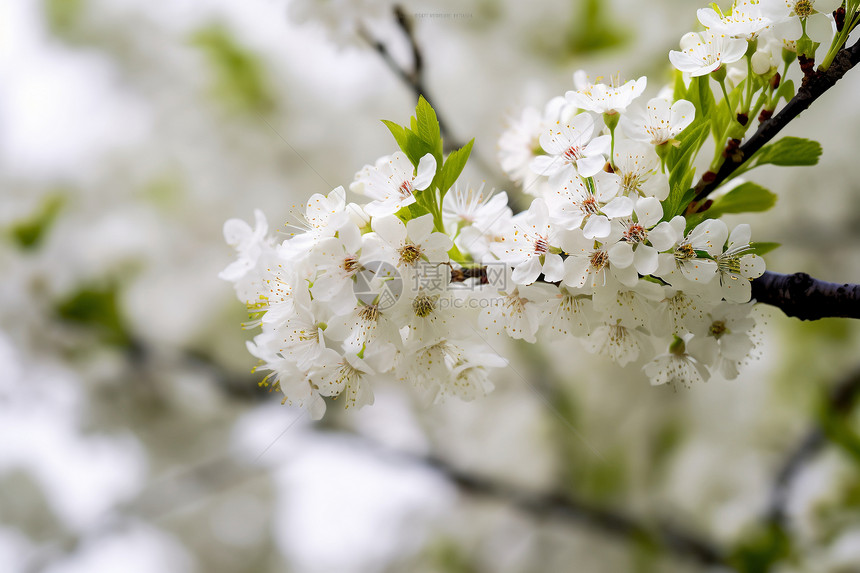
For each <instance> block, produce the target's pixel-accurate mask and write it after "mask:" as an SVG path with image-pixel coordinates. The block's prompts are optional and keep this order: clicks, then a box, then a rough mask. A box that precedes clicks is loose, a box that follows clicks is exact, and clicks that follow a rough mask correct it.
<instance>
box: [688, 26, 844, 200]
mask: <svg viewBox="0 0 860 573" xmlns="http://www.w3.org/2000/svg"><path fill="white" fill-rule="evenodd" d="M858 62H860V42H858V43H855V44H854V45H853V46H851V47H850V48H847V49H843V50H841V51H840V52H839V53H838V54H837V55H836V58H835V59H834V60H833V64H832V65H831V66H830V67H829V68H828V69H827V71H824V72H821V71H816V72H812V73H811V75H809V76H808V77H806V78H804V80H803V84H802V85H801V87H800V89H799V90H797V94H796V95H795V96H794V97H793V98H792V99H791V101H789V102H788V103H787V104H786V106H785V107H784V108H783V109H782V110H781V111H780V112H779V113H778V114H776V115H775V116H773V117H771V118H770V119H769V120H767V121H765V122H763V123H762V124H761V125H759V127H758V130H756V132H755V133H754V134H753V135H752V136H751V137H750V138H749V139H748V140H747V141H746V143H744V144H743V145H741V146H740V148H738V149H737V151H736V152H735V153H730V154H728V156H727V157H726V160H725V162H723V164H722V166H720V168H719V170H717V173H713V172H711V171H709V172H707V173H705V174H704V175H703V176H702V179H701V180H700V181H699V182H698V183H697V184H696V186H695V187H694V190H695V192H696V195H695V198H694V199H693V204H692V206H693V209H695V205H701V203H702V201H703V200H704V199H705V198H706V197H707V196H708V195H709V194H710V193H711V192H713V191H714V190H715V189H716V188H717V187H719V186H720V185H721V184H722V183H723V182H724V181H725V180H726V179H727V178H728V177H729V176H730V175H731V174H732V173H734V171H735V170H736V169H738V168H739V167H740V166H741V165H743V164H744V163H745V162H746V161H747V160H749V159H750V158H751V157H752V156H753V155H754V154H755V153H756V152H757V151H758V150H759V149H761V148H762V147H764V145H765V144H766V143H768V142H769V141H770V140H772V139H773V138H774V137H776V135H777V134H778V133H779V132H780V131H781V130H782V129H783V128H784V127H785V126H786V125H788V124H789V123H790V122H791V120H793V119H794V118H796V117H797V116H798V115H800V113H801V112H803V111H804V110H806V108H808V107H809V106H810V105H812V102H814V101H815V100H817V99H818V98H819V97H820V96H821V95H822V94H824V92H826V91H827V90H829V89H830V88H832V87H833V86H834V85H835V84H836V82H838V81H839V80H840V79H842V76H844V75H845V74H846V73H847V72H848V70H850V69H851V68H853V67H854V66H855V65H856V64H857V63H858Z"/></svg>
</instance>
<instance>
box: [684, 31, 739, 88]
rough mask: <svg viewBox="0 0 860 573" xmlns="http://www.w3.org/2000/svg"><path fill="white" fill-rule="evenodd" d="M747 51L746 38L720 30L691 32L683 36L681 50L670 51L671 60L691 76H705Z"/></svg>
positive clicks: (735, 59) (737, 58)
mask: <svg viewBox="0 0 860 573" xmlns="http://www.w3.org/2000/svg"><path fill="white" fill-rule="evenodd" d="M746 51H747V43H746V42H745V41H744V40H738V39H737V38H732V37H730V36H728V35H726V34H723V33H720V32H714V31H711V30H705V31H704V32H701V33H696V32H690V33H688V34H686V35H684V37H683V38H681V51H680V52H676V51H674V50H673V51H671V52H669V61H671V62H672V65H673V66H675V67H676V68H678V69H679V70H680V71H682V72H687V73H689V74H690V75H691V76H693V77H696V76H704V75H706V74H709V73H711V72H713V71H715V70H717V69H718V68H719V67H720V66H723V65H725V64H731V63H733V62H737V61H738V60H740V59H741V58H742V57H743V56H744V54H745V53H746Z"/></svg>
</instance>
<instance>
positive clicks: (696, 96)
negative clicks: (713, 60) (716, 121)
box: [687, 75, 725, 118]
mask: <svg viewBox="0 0 860 573" xmlns="http://www.w3.org/2000/svg"><path fill="white" fill-rule="evenodd" d="M710 81H711V79H710V76H708V75H704V76H699V77H697V78H692V80H691V82H690V89H689V91H688V92H687V99H689V100H690V101H691V102H693V105H695V106H696V117H701V118H711V117H712V114H713V112H714V108H715V107H716V105H717V104H716V101H715V100H714V92H713V91H711V83H710ZM723 105H725V104H723Z"/></svg>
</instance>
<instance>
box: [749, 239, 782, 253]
mask: <svg viewBox="0 0 860 573" xmlns="http://www.w3.org/2000/svg"><path fill="white" fill-rule="evenodd" d="M779 246H780V243H769V242H764V241H761V242H759V241H756V242H754V243H750V252H751V253H753V254H756V255H759V256H761V255H763V254H765V253H769V252H771V251H772V250H774V249H776V248H777V247H779Z"/></svg>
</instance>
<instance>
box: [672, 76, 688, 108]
mask: <svg viewBox="0 0 860 573" xmlns="http://www.w3.org/2000/svg"><path fill="white" fill-rule="evenodd" d="M674 72H675V73H674V75H675V84H674V86H673V87H674V93H673V94H672V99H673V101H678V100H679V99H687V86H686V85H684V74H683V73H681V71H680V70H674Z"/></svg>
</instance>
